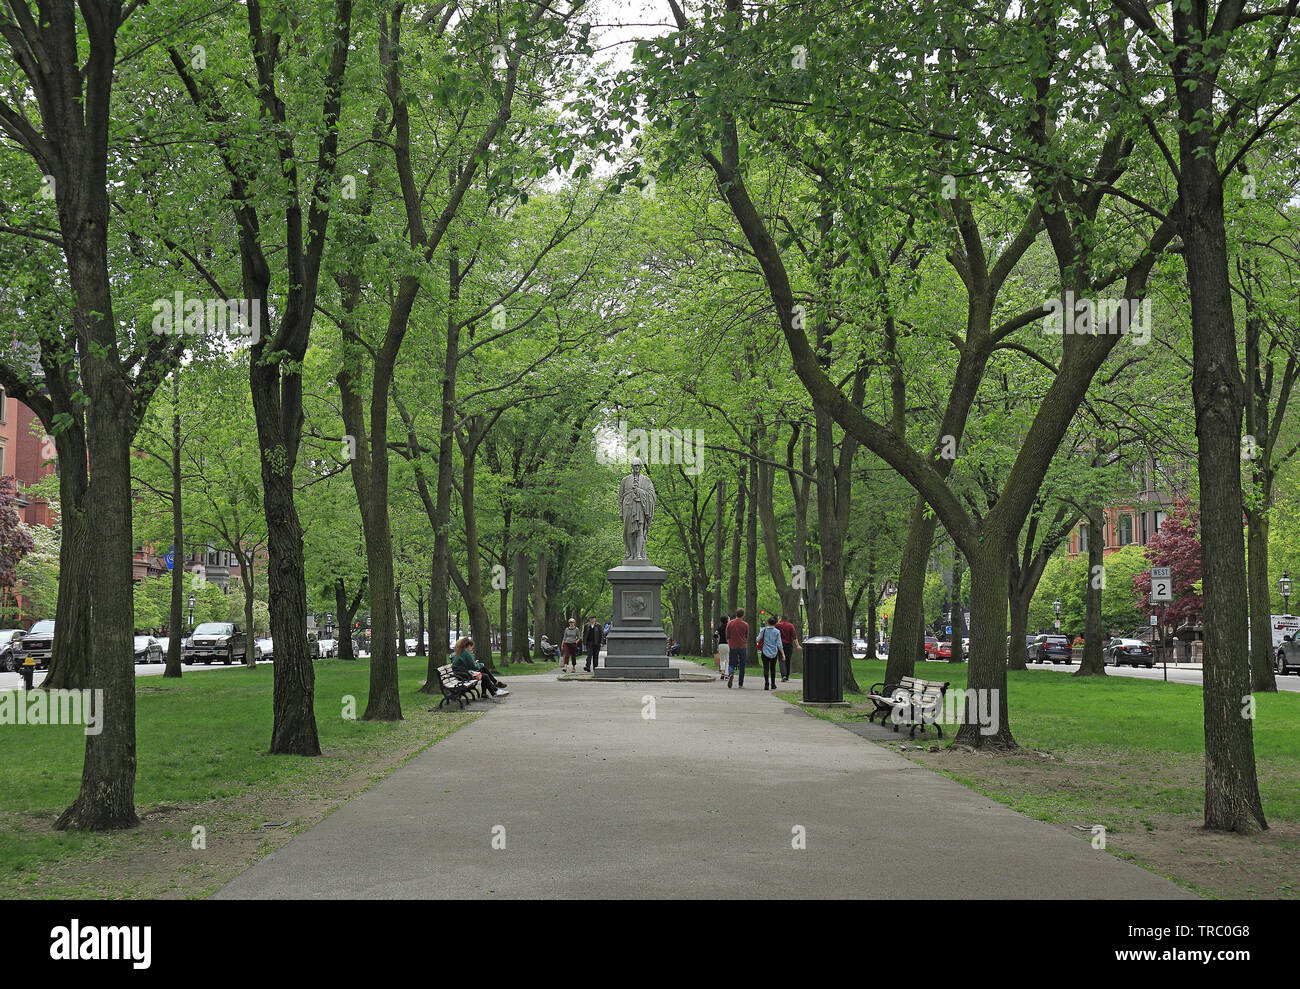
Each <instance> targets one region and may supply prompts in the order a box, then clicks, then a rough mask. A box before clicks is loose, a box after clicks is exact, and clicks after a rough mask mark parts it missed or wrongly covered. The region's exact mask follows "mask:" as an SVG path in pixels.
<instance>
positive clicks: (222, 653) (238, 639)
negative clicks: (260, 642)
mask: <svg viewBox="0 0 1300 989" xmlns="http://www.w3.org/2000/svg"><path fill="white" fill-rule="evenodd" d="M181 653H182V660H183V661H184V662H186V663H208V664H211V663H212V661H213V660H218V659H219V660H221V662H223V663H225V664H226V665H227V666H229V665H230V664H231V663H233V662H234V661H235V660H236V659H238V660H239V661H240V662H241V663H242V662H245V660H246V658H247V656H248V637H247V636H246V635H244V630H243V628H242V627H241V626H239V625H237V624H235V623H234V622H203V623H202V624H200V625H199V626H198V627H197V628H195V629H194V634H193V635H191V636H190V637H189V638H188V639H186V640H185V642H184V645H183V646H182V648H181Z"/></svg>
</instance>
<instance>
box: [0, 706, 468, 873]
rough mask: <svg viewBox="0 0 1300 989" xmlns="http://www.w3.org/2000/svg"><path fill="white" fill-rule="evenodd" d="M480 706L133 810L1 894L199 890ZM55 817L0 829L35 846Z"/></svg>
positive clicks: (416, 717) (418, 717)
mask: <svg viewBox="0 0 1300 989" xmlns="http://www.w3.org/2000/svg"><path fill="white" fill-rule="evenodd" d="M480 713H481V712H468V711H465V712H462V711H447V712H438V713H436V714H429V713H426V712H424V711H422V710H421V711H419V712H418V713H413V714H411V713H408V718H409V720H408V721H405V722H402V723H401V725H400V726H399V727H398V729H397V730H396V731H393V732H390V733H388V734H385V735H377V736H374V737H373V738H372V739H371V744H370V745H369V746H368V747H367V748H365V749H364V750H362V751H348V752H339V751H329V750H326V751H325V752H324V754H323V756H322V757H321V758H318V759H313V760H310V766H309V770H308V771H306V772H301V773H295V774H293V775H289V776H285V777H283V778H280V779H276V780H275V781H274V782H273V783H272V784H270V785H266V786H261V787H252V786H250V787H248V788H247V790H246V791H245V792H243V793H240V794H237V795H236V796H234V797H232V798H229V799H224V800H212V801H206V802H203V803H198V804H190V805H176V804H163V805H156V806H152V807H138V808H137V813H138V815H139V817H140V827H139V828H135V829H132V830H130V831H123V832H117V833H114V834H105V835H96V836H94V837H93V838H91V840H89V841H88V842H87V843H86V845H85V847H83V848H82V849H81V850H80V853H79V854H77V855H76V856H75V857H74V858H63V859H61V860H59V859H54V856H51V859H54V860H53V861H50V862H49V863H48V864H47V865H45V866H41V867H37V868H28V869H24V870H23V871H22V872H21V873H19V874H16V875H12V876H8V877H0V897H4V898H13V897H24V898H58V899H68V898H80V897H93V898H109V899H116V898H128V897H129V898H133V899H138V898H158V899H181V898H192V897H201V896H207V895H208V894H210V893H213V892H215V891H216V890H218V889H220V888H221V887H222V886H224V885H225V884H226V883H227V882H229V881H230V880H231V879H232V878H234V877H235V876H236V875H238V874H239V873H241V872H243V871H244V870H245V869H247V868H249V867H250V866H251V865H252V864H253V863H254V862H256V861H257V860H258V859H259V858H261V857H262V856H264V855H267V854H269V853H270V852H273V851H275V850H276V849H277V848H280V847H281V846H283V845H285V844H287V843H288V842H289V841H290V840H291V839H292V838H293V836H294V835H296V834H298V833H299V832H301V831H305V830H306V829H307V828H310V827H311V826H312V825H313V824H316V823H317V822H318V821H320V820H321V819H322V818H323V817H325V815H327V814H328V813H330V812H331V811H332V810H334V809H335V808H336V807H339V806H340V805H342V804H343V803H345V802H346V801H347V800H349V799H350V798H351V797H353V796H355V795H356V794H358V793H360V792H361V791H363V790H366V789H368V788H369V787H371V786H372V785H374V784H375V783H377V782H378V781H380V780H382V779H384V778H385V777H386V776H388V775H389V774H390V773H391V772H393V770H395V769H397V768H398V767H399V766H401V765H402V764H403V763H405V762H407V761H408V760H409V759H411V758H412V757H413V756H415V755H417V754H418V753H419V752H422V751H423V750H424V749H426V748H428V747H429V746H430V745H432V744H434V743H435V742H437V741H438V740H439V739H441V738H444V737H445V736H447V735H449V734H450V733H451V732H453V731H455V730H456V729H458V728H460V727H462V726H463V725H466V724H468V723H469V722H471V721H473V720H475V719H476V718H477V717H479V714H480ZM267 758H280V757H276V756H268V757H267ZM285 758H288V757H285ZM54 819H55V815H45V814H30V813H29V814H3V815H0V829H4V830H5V831H8V832H17V833H19V834H20V835H25V836H27V837H30V839H31V840H32V842H33V844H34V845H35V846H36V847H39V846H40V845H41V844H42V843H43V842H50V843H52V844H57V843H58V842H59V841H60V840H61V839H60V836H59V833H58V832H55V831H53V830H52V827H51V826H52V825H53V823H54Z"/></svg>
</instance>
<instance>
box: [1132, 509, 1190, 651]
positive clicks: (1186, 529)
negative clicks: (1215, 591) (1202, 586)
mask: <svg viewBox="0 0 1300 989" xmlns="http://www.w3.org/2000/svg"><path fill="white" fill-rule="evenodd" d="M1147 556H1148V557H1149V558H1150V560H1151V566H1153V567H1168V568H1169V574H1170V577H1171V579H1172V584H1173V592H1174V600H1173V601H1172V602H1171V603H1170V604H1168V605H1166V607H1165V622H1166V624H1168V625H1175V626H1176V625H1178V624H1180V623H1182V622H1191V623H1193V624H1195V623H1199V622H1200V620H1201V595H1200V594H1198V593H1197V591H1196V587H1195V585H1196V584H1198V583H1199V582H1200V579H1201V513H1200V512H1198V511H1197V510H1196V509H1194V508H1192V507H1191V506H1190V505H1188V504H1187V503H1186V502H1179V503H1178V504H1177V505H1175V506H1174V509H1173V511H1172V512H1170V513H1169V515H1168V516H1167V517H1166V518H1165V520H1164V522H1163V523H1162V524H1161V526H1160V531H1159V532H1157V533H1156V534H1155V535H1154V536H1152V537H1151V538H1150V540H1148V541H1147ZM1133 590H1134V591H1136V592H1137V595H1138V598H1139V602H1140V607H1143V608H1145V607H1146V606H1147V604H1146V603H1147V601H1148V600H1149V599H1150V597H1151V571H1150V570H1143V571H1142V572H1141V573H1138V574H1135V575H1134V577H1133Z"/></svg>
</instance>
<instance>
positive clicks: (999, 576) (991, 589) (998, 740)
mask: <svg viewBox="0 0 1300 989" xmlns="http://www.w3.org/2000/svg"><path fill="white" fill-rule="evenodd" d="M1012 542H1013V540H1011V539H1008V538H1006V537H1002V536H999V535H998V534H997V533H993V532H986V533H985V534H984V539H983V541H982V542H981V544H980V552H979V553H978V554H976V555H975V556H968V557H967V562H968V563H969V564H970V588H971V600H970V620H971V625H972V626H973V627H974V628H976V629H978V630H979V634H978V635H975V636H972V637H971V655H970V669H969V670H968V672H967V676H966V684H967V690H968V691H975V692H976V693H977V696H978V697H979V698H980V708H981V709H983V710H986V711H988V712H989V713H990V714H991V715H993V716H994V719H995V722H996V730H994V726H993V725H992V724H990V725H989V726H988V727H987V728H985V727H982V726H981V725H980V724H979V723H978V721H977V720H976V719H974V718H970V717H967V718H966V719H965V723H964V724H962V725H961V726H960V727H959V728H958V729H957V733H956V737H955V739H954V740H953V744H954V745H969V746H971V747H973V748H991V749H1014V748H1015V747H1016V741H1015V739H1014V738H1012V736H1011V722H1010V720H1009V718H1008V713H1007V656H1006V649H1005V646H1004V643H1005V641H1006V634H1007V554H1008V552H1009V549H1010V545H1011V544H1012ZM890 651H891V652H892V651H893V650H892V649H891V650H890ZM969 710H970V708H969V706H968V707H967V711H968V712H969Z"/></svg>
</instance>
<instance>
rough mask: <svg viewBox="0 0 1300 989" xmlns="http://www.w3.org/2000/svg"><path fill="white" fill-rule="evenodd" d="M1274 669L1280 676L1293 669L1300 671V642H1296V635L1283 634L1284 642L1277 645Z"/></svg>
mask: <svg viewBox="0 0 1300 989" xmlns="http://www.w3.org/2000/svg"><path fill="white" fill-rule="evenodd" d="M1273 669H1274V670H1275V671H1276V672H1277V674H1278V675H1279V676H1281V675H1282V674H1283V673H1290V672H1291V671H1292V670H1295V671H1296V672H1300V642H1296V641H1295V637H1294V636H1291V635H1284V636H1282V644H1281V645H1280V646H1278V647H1277V656H1276V662H1275V663H1274V665H1273Z"/></svg>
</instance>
